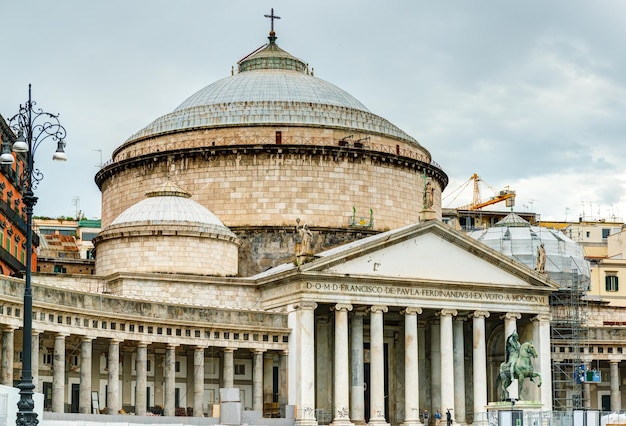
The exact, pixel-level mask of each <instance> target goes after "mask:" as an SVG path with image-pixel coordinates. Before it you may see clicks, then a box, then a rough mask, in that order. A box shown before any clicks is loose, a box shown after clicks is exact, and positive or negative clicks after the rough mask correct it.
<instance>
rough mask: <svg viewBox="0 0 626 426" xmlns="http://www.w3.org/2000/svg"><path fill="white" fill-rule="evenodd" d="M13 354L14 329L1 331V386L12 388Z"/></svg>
mask: <svg viewBox="0 0 626 426" xmlns="http://www.w3.org/2000/svg"><path fill="white" fill-rule="evenodd" d="M14 353H15V329H13V328H4V329H3V330H2V384H3V385H5V386H13V354H14Z"/></svg>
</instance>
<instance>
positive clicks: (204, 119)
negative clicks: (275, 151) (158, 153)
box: [127, 37, 419, 145]
mask: <svg viewBox="0 0 626 426" xmlns="http://www.w3.org/2000/svg"><path fill="white" fill-rule="evenodd" d="M274 41H275V37H270V43H268V44H267V45H265V46H264V47H262V48H260V49H257V50H256V51H254V52H252V53H251V54H249V55H248V56H246V57H245V58H244V59H242V60H241V61H239V64H238V65H239V71H240V72H239V73H237V74H235V75H232V76H230V77H226V78H223V79H221V80H218V81H216V82H215V83H212V84H210V85H208V86H206V87H204V88H203V89H201V90H199V91H198V92H196V93H194V94H193V95H191V96H190V97H189V98H187V99H186V100H185V101H184V102H183V103H181V104H180V105H179V106H178V107H177V108H176V109H175V110H174V111H173V112H172V113H170V114H166V115H164V116H162V117H160V118H158V119H156V120H155V121H153V122H152V123H151V124H149V125H148V126H146V127H145V128H144V129H142V130H140V131H139V132H137V133H135V134H134V135H132V136H131V137H130V138H129V139H128V140H127V142H131V141H134V140H136V139H141V138H144V137H151V136H156V135H159V134H164V133H171V132H182V131H188V130H193V129H202V128H214V127H227V126H240V125H247V126H253V125H295V126H299V125H303V126H321V127H331V128H345V129H346V130H347V131H350V132H354V131H356V132H359V131H361V132H373V133H378V134H382V135H386V136H390V137H394V138H398V139H401V140H404V141H408V142H411V143H415V144H416V145H419V143H418V142H417V141H416V140H415V139H414V138H412V137H411V136H409V135H408V134H407V133H405V132H403V131H402V130H400V129H399V128H398V127H396V126H394V125H393V124H392V123H390V122H389V121H387V120H385V119H384V118H382V117H380V116H378V115H375V114H372V113H371V112H370V111H369V110H368V109H367V107H366V106H365V105H363V104H362V103H361V102H360V101H358V100H357V99H356V98H355V97H354V96H352V95H351V94H349V93H348V92H346V91H345V90H343V89H341V88H339V87H337V86H335V85H334V84H332V83H329V82H327V81H325V80H322V79H320V78H317V77H314V76H313V75H311V74H309V73H308V70H307V68H308V67H307V65H306V64H305V63H304V62H303V61H301V60H300V59H298V58H296V57H294V56H292V55H291V54H289V53H288V52H286V51H284V50H282V49H280V48H279V47H278V46H277V45H276V44H275V43H274Z"/></svg>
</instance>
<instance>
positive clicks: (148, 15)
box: [0, 0, 626, 220]
mask: <svg viewBox="0 0 626 426" xmlns="http://www.w3.org/2000/svg"><path fill="white" fill-rule="evenodd" d="M272 7H273V8H274V10H275V13H276V14H277V15H278V16H281V18H282V19H280V20H278V21H276V24H275V30H276V33H277V36H278V40H277V43H278V45H279V46H281V47H282V48H283V49H285V50H287V51H288V52H290V53H291V54H293V55H294V56H297V57H299V58H301V59H303V60H304V61H306V62H308V63H309V64H310V66H311V67H313V68H314V69H315V76H316V77H319V78H322V79H324V80H326V81H329V82H331V83H333V84H335V85H337V86H339V87H341V88H343V89H344V90H346V91H348V92H349V93H351V94H352V95H353V96H355V97H356V98H357V99H359V100H360V101H361V102H363V103H364V104H365V105H366V106H367V107H368V108H369V109H370V111H372V112H373V113H375V114H378V115H380V116H382V117H384V118H386V119H388V120H389V121H391V122H392V123H394V124H395V125H397V126H398V127H400V128H401V129H403V130H404V131H406V132H407V133H409V134H410V135H412V136H413V137H415V138H416V139H417V140H418V141H419V142H420V143H421V144H422V145H423V146H425V147H426V148H427V149H428V150H429V151H430V152H431V154H432V156H433V159H434V160H435V161H437V162H438V163H439V164H440V165H441V166H442V168H443V169H444V171H445V172H446V173H447V174H448V176H449V177H450V184H449V185H448V188H447V189H446V191H445V192H444V202H443V204H444V206H450V207H453V206H458V205H462V204H467V203H469V202H470V201H471V198H472V193H471V188H469V189H468V190H466V191H464V192H463V193H461V194H459V195H458V196H457V194H456V193H454V192H455V190H456V189H457V188H459V187H461V186H462V185H463V184H464V183H465V182H466V181H467V180H468V179H469V178H470V176H471V175H472V174H473V173H477V174H478V175H479V176H481V177H482V179H484V181H485V182H486V183H487V184H489V185H490V186H491V187H492V188H494V189H496V190H501V189H503V188H504V187H506V186H508V187H510V189H513V190H515V191H517V206H516V209H517V210H520V211H531V210H532V211H535V212H537V213H539V214H541V218H542V219H544V220H565V219H568V220H572V219H574V218H578V216H579V215H581V214H584V215H585V216H586V217H589V218H601V217H602V218H606V219H610V218H611V217H612V216H617V217H619V218H622V217H623V216H626V168H625V163H626V161H625V160H626V140H625V139H626V55H624V50H625V49H626V25H624V22H625V21H626V2H624V1H620V0H615V1H593V2H592V1H576V0H573V1H572V0H569V1H567V2H566V1H562V0H559V1H553V0H542V1H529V2H503V1H496V0H493V1H478V0H472V1H466V0H463V1H460V0H459V1H436V2H435V1H417V0H406V1H393V2H383V1H364V0H359V1H356V0H355V1H345V0H342V1H326V0H316V1H309V2H299V1H286V0H280V1H279V0H274V1H272V2H269V1H264V0H263V1H261V0H249V1H219V2H218V1H206V0H205V1H200V0H176V1H174V0H170V1H162V0H107V1H96V0H91V1H84V0H71V1H70V0H61V1H57V2H50V1H42V0H24V1H12V2H4V3H3V5H2V8H1V10H2V16H3V20H2V25H1V26H0V36H1V39H2V41H3V42H4V43H3V47H4V49H3V55H2V56H3V58H2V65H0V88H1V89H0V114H2V116H4V117H5V119H8V118H9V117H11V116H12V115H14V114H15V113H16V112H17V108H18V106H19V104H20V103H24V102H25V101H26V100H27V98H28V84H29V83H32V84H33V98H34V100H36V101H37V106H38V107H41V108H43V109H44V110H45V111H47V112H52V113H60V114H61V116H60V119H61V121H62V123H63V124H64V126H65V127H66V129H67V133H68V136H67V148H66V151H67V155H68V161H67V163H53V162H52V161H51V160H49V159H50V158H51V157H52V154H53V152H54V148H55V147H54V146H53V144H51V143H49V144H46V145H43V144H42V145H41V146H40V147H39V149H38V151H37V154H36V156H35V159H36V162H37V165H38V166H39V168H40V170H41V171H42V172H43V173H44V175H45V178H44V180H43V181H42V183H41V184H40V185H39V187H38V189H37V192H36V195H37V196H38V197H39V202H38V204H37V206H36V207H35V214H36V215H41V216H51V217H58V216H61V215H63V216H74V215H75V214H76V211H77V210H79V209H80V210H82V211H83V212H84V213H85V214H86V215H87V217H88V218H99V217H100V208H101V206H100V191H99V190H98V187H97V186H96V185H95V183H94V175H95V173H96V172H97V170H98V166H99V165H100V164H101V162H106V161H107V160H108V159H110V157H111V152H112V151H113V149H115V148H116V147H117V146H119V145H121V144H122V143H123V142H124V141H125V140H126V139H127V138H128V137H129V136H130V135H132V134H133V133H134V132H136V131H138V130H140V129H142V128H143V127H145V126H146V125H147V124H149V123H150V122H151V121H153V120H154V119H156V118H157V117H159V116H161V115H164V114H167V113H169V112H171V111H172V110H174V108H176V107H177V106H178V105H179V104H180V103H181V102H182V101H184V100H185V99H186V98H187V97H189V96H191V95H192V94H194V93H195V92H196V91H198V90H200V89H201V88H203V87H205V86H207V85H209V84H210V83H212V82H214V81H216V80H218V79H221V78H224V77H227V76H228V75H230V70H231V67H232V66H233V65H235V64H236V62H237V61H238V60H239V59H241V58H242V57H243V56H245V55H246V54H248V53H249V52H251V51H253V50H255V49H256V48H257V47H259V46H261V45H262V44H264V43H266V42H267V38H266V37H267V33H268V31H269V20H268V19H265V18H264V17H263V15H264V14H267V13H269V11H270V8H272ZM451 193H454V194H452V195H449V194H451ZM493 195H494V193H493V191H492V190H491V189H490V188H489V186H486V185H483V186H482V197H483V198H489V197H490V196H493ZM77 200H78V201H77ZM500 208H501V209H502V210H504V209H505V207H504V205H503V204H501V205H500Z"/></svg>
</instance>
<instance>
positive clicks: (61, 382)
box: [52, 334, 67, 413]
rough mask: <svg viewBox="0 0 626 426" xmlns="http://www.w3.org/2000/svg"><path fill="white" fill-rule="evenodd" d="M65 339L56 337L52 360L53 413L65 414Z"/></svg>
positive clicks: (62, 335) (63, 335) (58, 335)
mask: <svg viewBox="0 0 626 426" xmlns="http://www.w3.org/2000/svg"><path fill="white" fill-rule="evenodd" d="M65 337H67V335H66V334H57V335H56V336H54V355H53V358H52V370H53V373H52V411H53V412H55V413H63V412H65Z"/></svg>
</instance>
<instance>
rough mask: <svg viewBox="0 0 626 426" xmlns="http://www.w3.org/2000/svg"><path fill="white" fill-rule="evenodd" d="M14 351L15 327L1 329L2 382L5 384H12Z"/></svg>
mask: <svg viewBox="0 0 626 426" xmlns="http://www.w3.org/2000/svg"><path fill="white" fill-rule="evenodd" d="M14 353H15V329H13V328H5V329H3V330H2V384H3V385H5V386H13V354H14ZM37 353H38V352H37Z"/></svg>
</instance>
